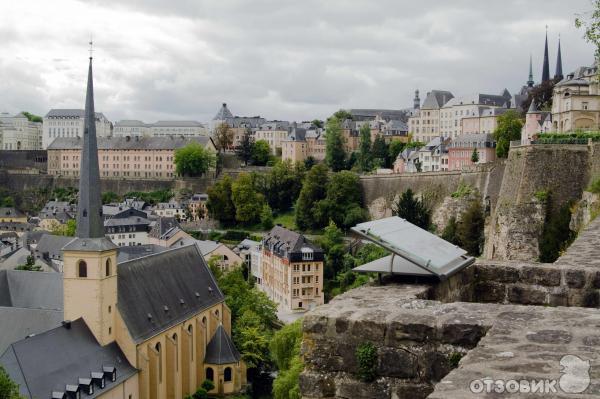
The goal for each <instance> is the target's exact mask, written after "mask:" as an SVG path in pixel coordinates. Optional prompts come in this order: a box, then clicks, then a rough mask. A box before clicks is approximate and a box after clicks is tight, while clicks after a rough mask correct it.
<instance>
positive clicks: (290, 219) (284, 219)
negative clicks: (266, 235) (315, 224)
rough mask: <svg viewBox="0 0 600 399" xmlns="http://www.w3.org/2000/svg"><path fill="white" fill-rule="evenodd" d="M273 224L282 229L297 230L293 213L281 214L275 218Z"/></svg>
mask: <svg viewBox="0 0 600 399" xmlns="http://www.w3.org/2000/svg"><path fill="white" fill-rule="evenodd" d="M273 223H274V224H276V225H277V224H280V225H282V226H283V227H285V228H286V229H290V230H297V228H296V216H295V214H294V211H290V212H286V213H281V214H279V215H277V216H275V218H274V219H273Z"/></svg>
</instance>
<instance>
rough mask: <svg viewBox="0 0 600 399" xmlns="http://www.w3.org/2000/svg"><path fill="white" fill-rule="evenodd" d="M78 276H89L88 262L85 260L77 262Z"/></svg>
mask: <svg viewBox="0 0 600 399" xmlns="http://www.w3.org/2000/svg"><path fill="white" fill-rule="evenodd" d="M77 277H87V263H85V261H84V260H80V261H79V263H77Z"/></svg>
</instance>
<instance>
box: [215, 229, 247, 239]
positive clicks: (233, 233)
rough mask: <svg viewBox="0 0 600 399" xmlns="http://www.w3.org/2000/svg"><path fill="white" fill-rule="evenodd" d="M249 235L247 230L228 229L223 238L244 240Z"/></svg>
mask: <svg viewBox="0 0 600 399" xmlns="http://www.w3.org/2000/svg"><path fill="white" fill-rule="evenodd" d="M249 235H250V233H248V232H247V231H245V230H227V231H226V232H225V234H224V235H223V236H221V239H222V240H227V241H242V240H243V239H245V238H246V237H248V236H249Z"/></svg>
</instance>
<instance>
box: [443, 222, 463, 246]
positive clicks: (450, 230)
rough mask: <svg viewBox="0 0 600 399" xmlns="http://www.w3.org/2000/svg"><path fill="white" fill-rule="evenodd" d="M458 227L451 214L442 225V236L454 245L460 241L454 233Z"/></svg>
mask: <svg viewBox="0 0 600 399" xmlns="http://www.w3.org/2000/svg"><path fill="white" fill-rule="evenodd" d="M457 229H458V223H456V218H455V217H454V216H452V217H451V218H450V220H448V224H446V227H444V231H443V232H442V238H443V239H444V240H446V241H448V242H451V243H452V244H454V245H458V246H460V242H459V240H458V237H457V235H456V231H457Z"/></svg>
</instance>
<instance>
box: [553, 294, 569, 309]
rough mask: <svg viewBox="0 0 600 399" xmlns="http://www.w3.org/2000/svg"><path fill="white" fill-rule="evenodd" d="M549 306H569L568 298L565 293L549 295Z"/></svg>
mask: <svg viewBox="0 0 600 399" xmlns="http://www.w3.org/2000/svg"><path fill="white" fill-rule="evenodd" d="M548 305H550V306H569V296H568V295H567V293H566V292H556V293H551V294H550V296H549V298H548Z"/></svg>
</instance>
